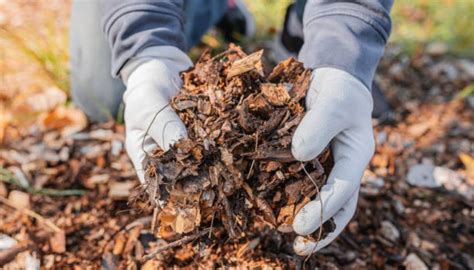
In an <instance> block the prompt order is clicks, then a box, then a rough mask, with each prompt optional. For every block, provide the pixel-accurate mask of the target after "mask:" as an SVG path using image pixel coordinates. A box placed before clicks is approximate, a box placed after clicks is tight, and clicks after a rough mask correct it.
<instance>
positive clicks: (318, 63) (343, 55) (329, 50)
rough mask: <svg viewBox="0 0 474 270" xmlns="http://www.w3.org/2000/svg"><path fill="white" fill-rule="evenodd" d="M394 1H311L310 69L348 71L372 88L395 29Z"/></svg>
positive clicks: (306, 21) (306, 49) (306, 56)
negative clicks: (322, 68)
mask: <svg viewBox="0 0 474 270" xmlns="http://www.w3.org/2000/svg"><path fill="white" fill-rule="evenodd" d="M392 4H393V0H352V1H341V0H308V2H307V3H306V6H305V11H304V16H303V33H304V44H303V47H302V48H301V51H300V54H299V59H300V61H302V62H303V63H304V64H305V66H306V67H309V68H313V69H315V68H319V67H332V68H338V69H341V70H344V71H346V72H348V73H350V74H352V75H353V76H355V77H356V78H358V79H359V80H361V81H362V82H363V83H364V84H365V86H367V88H368V89H370V88H371V85H372V80H373V78H374V73H375V69H376V68H377V64H378V62H379V60H380V57H381V56H382V54H383V50H384V47H385V44H386V42H387V39H388V36H389V34H390V30H391V20H390V15H389V13H390V9H391V7H392Z"/></svg>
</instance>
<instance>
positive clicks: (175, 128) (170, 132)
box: [145, 105, 188, 151]
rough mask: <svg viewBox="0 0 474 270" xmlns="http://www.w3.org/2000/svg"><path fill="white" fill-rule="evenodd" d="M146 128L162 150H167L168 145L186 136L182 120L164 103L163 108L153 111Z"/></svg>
mask: <svg viewBox="0 0 474 270" xmlns="http://www.w3.org/2000/svg"><path fill="white" fill-rule="evenodd" d="M147 130H148V135H149V136H151V138H153V140H154V141H155V142H156V143H157V144H158V145H159V146H160V147H161V149H163V150H164V151H167V150H168V149H169V148H170V146H172V145H173V144H175V143H176V142H177V141H179V140H180V139H182V138H185V137H187V136H188V134H187V132H186V127H185V126H184V124H183V122H182V121H181V119H180V118H179V116H178V115H177V114H176V112H174V110H173V109H172V108H171V107H170V106H169V105H165V107H164V108H161V109H160V111H157V112H156V113H155V115H154V117H153V118H152V119H151V122H150V123H149V127H148V128H147ZM147 130H145V131H147ZM146 135H147V134H145V136H146Z"/></svg>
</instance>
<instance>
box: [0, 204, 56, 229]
mask: <svg viewBox="0 0 474 270" xmlns="http://www.w3.org/2000/svg"><path fill="white" fill-rule="evenodd" d="M0 202H2V203H4V204H5V205H8V206H10V207H11V208H14V209H16V210H18V211H20V212H22V213H24V214H26V215H28V216H30V217H32V218H36V219H37V220H38V221H40V222H43V223H44V224H45V225H46V226H48V227H49V228H50V229H52V230H53V231H54V232H56V233H59V232H62V230H61V228H59V227H58V226H56V224H54V223H53V222H52V221H51V220H49V219H47V218H44V217H42V216H41V215H40V214H38V213H36V212H35V211H33V210H30V209H26V208H23V209H22V208H19V207H18V206H16V205H14V204H13V203H11V202H10V201H9V200H7V199H6V198H4V197H0Z"/></svg>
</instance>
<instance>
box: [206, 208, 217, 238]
mask: <svg viewBox="0 0 474 270" xmlns="http://www.w3.org/2000/svg"><path fill="white" fill-rule="evenodd" d="M215 216H216V212H212V219H211V227H210V228H209V235H208V236H207V237H208V238H211V234H212V228H214V217H215Z"/></svg>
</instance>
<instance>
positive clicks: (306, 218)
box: [293, 201, 321, 235]
mask: <svg viewBox="0 0 474 270" xmlns="http://www.w3.org/2000/svg"><path fill="white" fill-rule="evenodd" d="M318 205H319V203H318V202H316V201H311V202H309V203H307V204H306V205H305V206H304V207H303V208H301V210H300V211H299V212H298V213H297V214H296V216H295V218H294V220H293V230H294V231H295V232H296V233H297V234H298V235H308V234H311V233H313V232H314V231H316V229H317V228H318V227H319V224H320V223H321V220H320V219H321V218H320V217H319V214H318V213H314V212H313V211H310V210H311V209H318Z"/></svg>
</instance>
